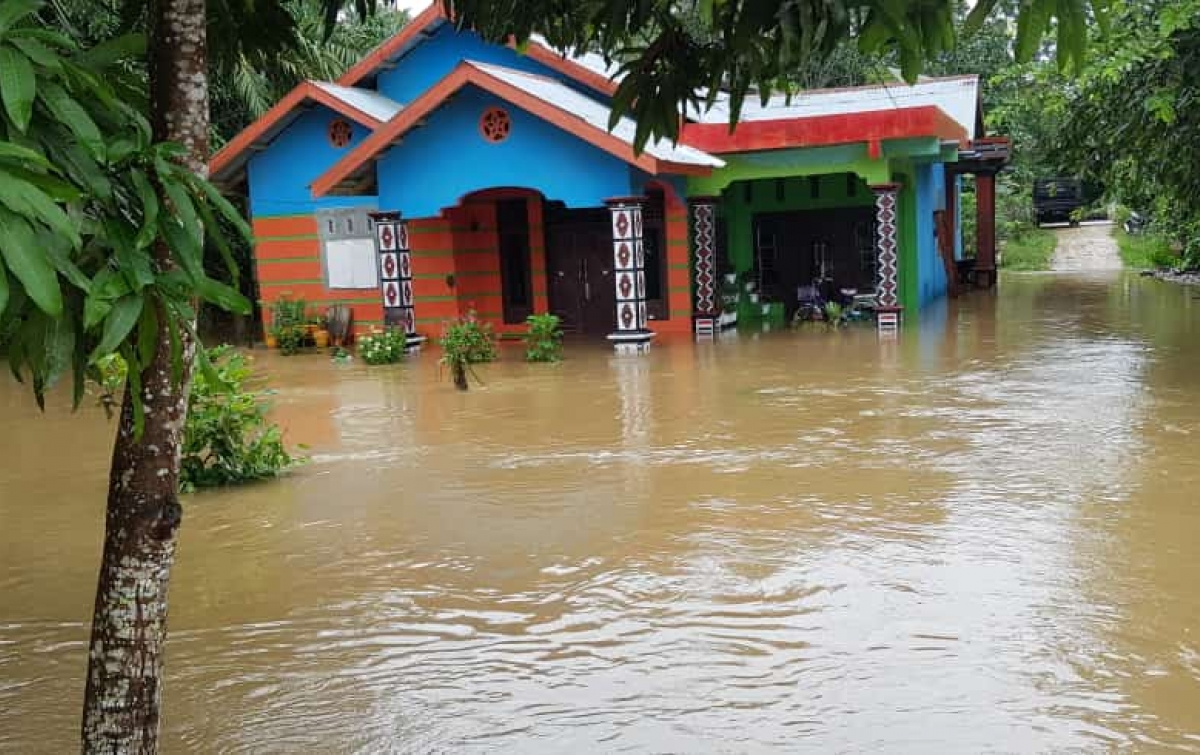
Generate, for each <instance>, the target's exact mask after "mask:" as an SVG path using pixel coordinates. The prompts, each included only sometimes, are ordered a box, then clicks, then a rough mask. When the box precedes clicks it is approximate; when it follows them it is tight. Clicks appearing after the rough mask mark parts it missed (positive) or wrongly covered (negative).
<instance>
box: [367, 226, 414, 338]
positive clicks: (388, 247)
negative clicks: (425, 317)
mask: <svg viewBox="0 0 1200 755" xmlns="http://www.w3.org/2000/svg"><path fill="white" fill-rule="evenodd" d="M371 219H372V220H373V221H374V223H375V249H376V250H377V251H378V252H379V288H380V293H381V294H382V296H383V324H384V325H385V326H387V327H400V328H404V332H405V333H406V334H407V336H408V345H409V346H410V347H411V346H415V345H417V344H419V343H420V342H421V341H423V340H424V339H423V338H420V337H419V336H418V335H417V320H416V314H415V312H414V309H413V286H412V253H411V252H410V251H409V247H408V222H407V221H405V220H402V219H401V218H400V213H398V212H374V213H371Z"/></svg>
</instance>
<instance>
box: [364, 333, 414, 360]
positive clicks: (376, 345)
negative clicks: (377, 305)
mask: <svg viewBox="0 0 1200 755" xmlns="http://www.w3.org/2000/svg"><path fill="white" fill-rule="evenodd" d="M407 344H408V336H407V335H406V334H405V332H404V331H403V330H401V329H400V328H388V329H387V330H377V331H373V332H371V333H367V334H366V335H362V336H359V337H358V355H359V356H360V357H362V360H363V361H364V362H366V363H367V364H395V363H396V362H399V361H400V360H402V359H404V349H405V347H406V346H407Z"/></svg>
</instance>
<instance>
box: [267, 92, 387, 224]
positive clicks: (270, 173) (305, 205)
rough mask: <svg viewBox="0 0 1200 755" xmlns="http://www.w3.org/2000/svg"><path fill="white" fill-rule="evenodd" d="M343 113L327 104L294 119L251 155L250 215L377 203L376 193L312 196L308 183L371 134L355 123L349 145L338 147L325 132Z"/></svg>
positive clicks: (268, 214)
mask: <svg viewBox="0 0 1200 755" xmlns="http://www.w3.org/2000/svg"><path fill="white" fill-rule="evenodd" d="M335 118H341V116H340V115H338V114H337V113H335V112H334V111H332V110H330V109H329V108H327V107H325V106H324V105H321V106H318V107H314V108H313V109H311V110H309V111H308V112H306V113H304V114H303V115H301V116H300V117H299V118H297V119H296V120H294V121H293V122H292V123H291V124H290V125H288V127H287V128H286V129H284V130H283V132H282V133H280V134H279V135H278V136H276V137H275V138H274V139H273V140H272V141H271V144H270V145H269V146H268V147H267V148H266V149H265V150H263V151H262V152H260V153H258V154H256V155H255V156H254V157H252V158H250V161H249V163H247V166H246V175H247V178H248V182H249V185H250V214H251V215H253V216H254V217H256V218H260V217H266V216H270V215H309V214H311V213H312V212H313V211H314V210H318V209H330V208H334V207H362V206H368V207H374V206H375V197H373V196H370V197H325V198H322V199H313V197H312V192H311V190H310V188H309V186H310V185H311V184H312V182H313V181H315V180H317V179H318V178H319V177H320V176H321V174H322V173H324V172H325V171H327V170H329V168H331V167H333V164H334V163H336V162H337V161H338V160H340V159H342V158H343V157H345V156H346V155H347V154H348V153H349V152H350V151H351V150H353V149H354V148H355V147H357V146H358V145H359V144H360V143H361V142H362V140H363V139H365V138H367V135H368V134H369V133H370V132H369V131H367V130H366V129H365V128H363V127H362V126H360V125H358V124H357V123H352V124H351V125H352V126H353V129H354V135H353V137H352V138H351V141H350V144H349V145H347V146H345V147H341V148H339V147H334V146H333V145H332V144H330V143H329V138H328V136H327V134H328V131H329V124H330V122H332V121H333V120H334V119H335Z"/></svg>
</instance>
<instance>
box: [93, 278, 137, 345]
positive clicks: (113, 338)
mask: <svg viewBox="0 0 1200 755" xmlns="http://www.w3.org/2000/svg"><path fill="white" fill-rule="evenodd" d="M144 304H145V300H144V299H143V298H142V295H141V294H129V295H128V296H122V297H121V298H120V299H118V300H117V301H116V303H115V304H113V307H112V311H111V312H109V313H108V317H106V318H105V320H104V331H103V332H102V333H101V335H100V343H98V344H97V345H96V348H94V349H92V360H93V361H94V360H96V359H97V358H99V357H102V356H105V355H108V354H111V353H113V352H114V351H116V350H117V349H118V347H120V346H121V344H123V343H124V342H125V339H126V338H128V336H129V332H130V331H131V330H133V326H134V325H136V324H137V321H138V319H139V318H141V316H142V307H143V306H144Z"/></svg>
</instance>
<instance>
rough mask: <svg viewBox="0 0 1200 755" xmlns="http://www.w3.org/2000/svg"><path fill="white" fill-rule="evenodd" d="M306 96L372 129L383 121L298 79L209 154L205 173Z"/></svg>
mask: <svg viewBox="0 0 1200 755" xmlns="http://www.w3.org/2000/svg"><path fill="white" fill-rule="evenodd" d="M309 100H312V101H313V102H319V103H320V104H322V105H324V106H325V107H327V108H329V109H330V110H333V111H335V112H337V113H340V114H341V115H344V116H346V117H347V118H350V119H351V120H353V121H356V122H357V123H358V124H359V125H361V126H365V127H366V128H369V129H372V130H374V129H377V128H379V127H380V126H382V125H383V123H382V122H381V121H379V120H377V119H375V118H373V117H372V116H370V115H367V114H366V113H364V112H363V111H362V110H359V109H358V108H356V107H354V106H352V105H348V104H346V103H345V102H342V101H341V100H339V99H338V98H337V97H334V96H333V95H331V94H329V93H328V92H326V91H325V90H324V89H322V88H321V87H319V86H317V85H316V84H313V83H312V82H311V81H305V82H301V83H300V84H297V85H296V87H295V88H294V89H292V91H290V92H288V93H287V95H286V96H285V97H284V98H283V99H282V100H280V101H279V102H278V103H276V105H275V107H273V108H271V109H270V110H268V111H267V112H265V113H263V115H262V117H260V118H259V119H258V120H256V121H255V122H254V123H251V124H250V125H249V126H247V127H246V128H245V129H243V130H242V132H241V133H240V134H238V135H237V136H235V137H233V139H231V140H230V141H229V143H228V144H226V145H225V146H224V147H222V148H221V150H220V151H219V152H217V154H215V155H213V156H212V159H211V160H209V162H208V173H209V175H213V176H215V175H217V174H218V173H220V172H221V171H222V170H224V169H225V168H227V167H229V165H230V163H232V162H233V161H234V160H235V159H236V158H237V157H238V156H239V155H241V154H242V153H243V152H245V151H246V150H247V149H249V148H250V147H251V146H253V145H254V143H255V142H257V141H258V140H259V139H260V138H261V137H262V136H263V135H264V134H266V133H267V132H268V131H270V130H271V129H272V128H274V126H275V124H277V123H279V121H281V120H283V119H284V118H286V117H287V116H288V114H289V113H291V112H292V110H294V109H296V108H297V107H300V106H301V105H303V104H304V103H305V102H307V101H309Z"/></svg>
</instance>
